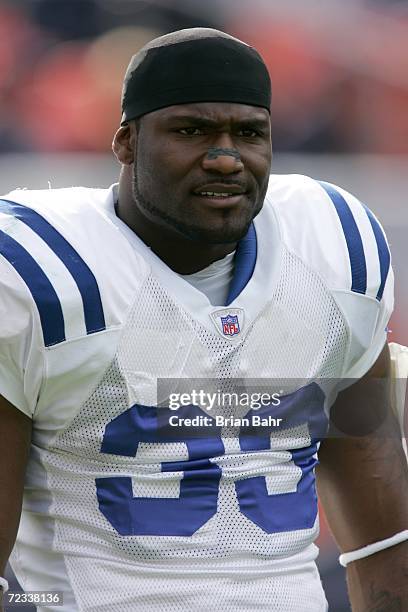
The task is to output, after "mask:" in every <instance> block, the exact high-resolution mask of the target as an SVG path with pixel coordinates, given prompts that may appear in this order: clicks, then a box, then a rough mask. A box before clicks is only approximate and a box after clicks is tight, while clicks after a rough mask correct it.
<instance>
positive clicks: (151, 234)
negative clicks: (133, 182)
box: [116, 183, 236, 274]
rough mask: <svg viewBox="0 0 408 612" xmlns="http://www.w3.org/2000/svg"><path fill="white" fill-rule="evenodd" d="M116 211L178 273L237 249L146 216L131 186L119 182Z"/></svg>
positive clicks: (234, 246)
mask: <svg viewBox="0 0 408 612" xmlns="http://www.w3.org/2000/svg"><path fill="white" fill-rule="evenodd" d="M116 214H117V216H118V217H119V219H121V221H123V222H124V223H126V225H127V226H128V227H130V229H131V230H132V231H133V232H134V233H135V234H137V235H138V236H139V238H141V240H143V242H144V243H145V244H146V245H147V246H148V247H150V248H151V249H152V251H153V252H154V253H155V254H156V255H157V256H158V257H160V259H161V260H162V261H164V263H165V264H166V265H167V266H168V267H169V268H171V269H172V270H174V272H177V273H178V274H194V272H197V271H198V270H202V269H203V268H206V267H207V266H209V265H210V264H211V263H213V262H214V261H217V260H218V259H222V258H223V257H225V256H226V255H228V253H232V251H234V249H235V248H236V243H227V244H208V243H202V242H198V241H194V240H190V239H188V238H185V237H184V236H182V235H181V234H177V233H176V232H175V231H174V232H173V231H171V230H169V229H167V228H166V227H164V226H160V229H158V226H157V224H156V223H154V222H152V221H150V220H149V219H148V218H147V217H145V216H144V215H143V214H142V213H141V212H140V211H139V209H138V207H137V206H136V205H135V203H134V200H133V196H132V194H131V192H129V188H128V187H127V186H124V185H123V183H119V202H118V204H117V206H116Z"/></svg>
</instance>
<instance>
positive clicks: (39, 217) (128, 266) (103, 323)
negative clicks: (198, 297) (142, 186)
mask: <svg viewBox="0 0 408 612" xmlns="http://www.w3.org/2000/svg"><path fill="white" fill-rule="evenodd" d="M112 210H113V196H112V191H111V190H107V189H88V188H83V187H73V188H69V189H49V190H39V191H31V190H17V191H13V192H10V193H9V194H7V195H5V196H3V197H1V198H0V265H1V267H2V269H3V270H5V272H4V274H2V275H1V279H0V284H3V283H6V285H7V286H8V287H6V288H5V287H3V290H4V289H6V291H5V293H4V299H6V300H7V306H8V308H10V300H12V299H14V301H15V297H18V299H19V301H20V303H21V304H23V306H22V310H24V308H25V311H26V312H29V313H30V316H31V318H32V319H33V320H36V321H37V323H38V324H39V326H40V328H41V329H42V333H43V339H44V344H45V346H52V345H55V344H58V343H60V342H63V341H65V340H67V339H73V338H76V337H79V336H82V335H89V334H91V333H95V332H98V331H103V330H105V329H107V328H108V327H112V326H115V325H119V324H120V320H121V314H122V313H123V311H124V310H125V309H126V307H127V305H128V303H130V301H131V299H132V296H133V292H134V289H135V285H137V283H138V282H139V281H140V274H141V273H142V271H143V263H142V262H140V258H137V256H136V254H135V253H134V251H133V249H132V248H131V246H130V244H129V242H128V241H127V240H126V239H125V238H124V236H123V234H122V233H121V232H120V231H119V230H118V228H117V226H116V225H115V224H114V223H113V222H112V219H111V218H110V217H109V215H110V214H111V215H112ZM137 271H139V274H135V272H137ZM12 287H17V288H18V289H17V293H18V296H16V290H15V289H12ZM27 316H28V315H27ZM27 316H26V318H27Z"/></svg>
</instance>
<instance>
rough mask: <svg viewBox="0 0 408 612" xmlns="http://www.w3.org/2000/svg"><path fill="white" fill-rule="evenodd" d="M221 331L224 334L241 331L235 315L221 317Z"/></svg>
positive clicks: (232, 334) (233, 334)
mask: <svg viewBox="0 0 408 612" xmlns="http://www.w3.org/2000/svg"><path fill="white" fill-rule="evenodd" d="M221 325H222V333H223V334H224V336H235V335H236V334H239V332H240V331H241V330H240V328H239V321H238V316H237V315H227V316H226V317H221Z"/></svg>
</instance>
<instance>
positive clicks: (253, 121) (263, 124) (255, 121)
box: [167, 115, 269, 129]
mask: <svg viewBox="0 0 408 612" xmlns="http://www.w3.org/2000/svg"><path fill="white" fill-rule="evenodd" d="M167 121H169V122H171V123H173V122H180V123H183V122H186V121H187V122H190V123H194V125H196V126H198V127H208V128H211V127H217V126H218V125H219V124H220V121H217V120H215V119H210V118H207V117H202V116H200V117H198V116H197V115H176V116H174V117H168V118H167ZM232 123H233V124H234V125H238V126H251V127H257V128H259V129H267V128H268V126H269V122H268V120H267V119H266V118H261V117H259V116H258V117H248V118H246V119H239V120H238V121H233V122H232Z"/></svg>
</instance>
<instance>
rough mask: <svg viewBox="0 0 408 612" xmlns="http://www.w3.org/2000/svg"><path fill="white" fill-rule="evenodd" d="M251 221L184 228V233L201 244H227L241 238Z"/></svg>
mask: <svg viewBox="0 0 408 612" xmlns="http://www.w3.org/2000/svg"><path fill="white" fill-rule="evenodd" d="M250 223H251V222H249V223H247V224H246V225H244V226H240V227H228V226H226V227H222V228H219V229H217V228H198V227H190V228H185V230H186V231H185V232H183V233H184V235H185V236H186V237H188V238H189V239H190V240H194V241H195V242H202V243H203V244H229V243H235V242H238V241H239V240H241V239H242V238H243V237H244V236H245V235H246V233H247V232H248V229H249V225H250Z"/></svg>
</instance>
